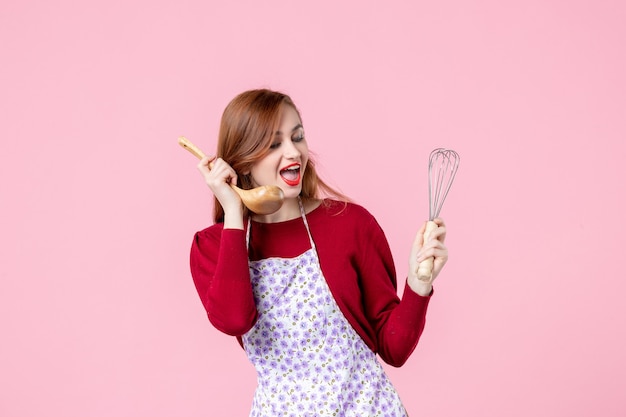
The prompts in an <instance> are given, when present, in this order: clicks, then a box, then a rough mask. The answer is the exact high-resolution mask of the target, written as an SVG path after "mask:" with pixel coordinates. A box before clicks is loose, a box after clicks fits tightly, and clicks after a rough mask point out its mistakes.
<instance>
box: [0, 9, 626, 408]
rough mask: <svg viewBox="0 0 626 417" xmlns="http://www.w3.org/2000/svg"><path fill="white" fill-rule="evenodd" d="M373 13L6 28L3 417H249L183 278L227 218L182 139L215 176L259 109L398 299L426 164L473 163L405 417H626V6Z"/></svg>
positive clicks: (228, 357) (136, 14) (11, 24)
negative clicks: (377, 233)
mask: <svg viewBox="0 0 626 417" xmlns="http://www.w3.org/2000/svg"><path fill="white" fill-rule="evenodd" d="M241 3H244V4H241ZM261 4H262V5H261ZM379 4H382V3H381V2H363V1H345V2H334V1H321V2H320V1H317V2H294V1H286V0H285V1H268V2H255V1H247V2H226V1H220V2H217V1H215V2H207V1H200V0H176V1H134V2H128V1H119V0H114V1H90V2H77V1H67V0H60V1H54V2H44V1H39V2H35V1H22V2H18V1H7V0H4V1H3V2H2V4H1V5H0V57H1V61H2V62H1V64H0V132H1V134H2V137H3V139H2V141H1V142H0V143H1V144H0V158H1V163H0V205H1V210H2V216H1V219H0V231H1V232H0V239H1V240H0V242H1V247H0V280H1V281H0V326H1V327H0V329H1V330H0V332H1V333H0V334H1V335H2V336H1V337H2V340H1V343H0V415H2V416H7V417H31V416H33V417H34V416H40V415H47V416H63V417H85V416H89V417H103V416H115V417H126V416H127V417H137V416H152V417H166V416H167V417H169V416H186V417H193V416H198V417H200V416H231V415H232V416H243V415H247V411H248V409H249V404H250V399H251V396H252V391H253V389H254V384H255V381H254V378H255V376H254V372H253V370H252V367H251V365H250V364H249V363H248V362H247V359H246V358H245V355H244V354H243V352H242V351H241V350H240V349H239V348H238V346H237V344H236V342H235V341H234V339H232V338H230V337H227V336H225V335H222V334H220V333H218V332H217V331H216V330H214V329H213V328H212V327H210V325H209V323H208V321H207V320H206V318H205V316H204V312H203V310H202V307H201V305H200V302H199V300H198V298H197V295H196V293H195V290H194V288H193V284H192V281H191V277H190V275H189V270H188V251H189V246H190V243H191V238H192V235H193V233H194V232H195V231H196V230H198V229H201V228H204V227H205V226H208V225H209V224H210V218H209V213H210V207H209V205H210V201H211V200H210V198H211V197H210V194H209V192H208V190H207V189H206V187H205V186H204V185H203V183H202V180H201V179H200V177H199V175H198V174H197V173H196V170H195V161H194V159H193V157H192V156H191V155H189V154H187V153H186V152H184V151H183V150H182V149H180V148H179V147H178V145H177V144H176V138H177V137H178V135H181V134H184V135H186V136H187V137H189V138H190V139H191V140H193V141H195V142H197V143H198V144H199V145H200V146H201V147H202V148H204V149H205V150H206V151H207V152H210V151H212V150H213V149H214V146H215V142H214V140H213V138H214V137H215V136H216V133H217V124H218V120H219V117H220V114H221V111H222V109H223V108H224V106H225V105H226V103H227V102H228V101H229V100H230V99H231V98H232V97H233V96H234V95H235V94H237V93H239V92H241V91H242V90H244V89H248V88H252V87H262V86H268V87H272V88H275V89H282V90H285V91H286V92H288V93H290V94H291V95H292V97H293V98H294V99H295V100H296V103H297V104H299V106H300V107H301V110H302V113H303V117H304V122H305V125H306V127H307V137H308V140H309V143H310V146H311V148H312V149H313V150H314V151H316V153H317V154H318V159H319V161H320V163H321V168H322V173H323V174H325V177H326V179H328V180H329V182H331V183H332V184H334V185H336V186H338V187H340V188H341V189H342V190H343V191H344V192H346V193H348V194H349V195H351V196H352V197H353V198H354V199H355V200H356V201H357V202H359V203H361V204H363V205H365V206H366V207H368V208H369V209H370V211H371V212H372V213H373V214H374V215H375V216H376V217H377V218H378V219H379V221H380V223H381V224H382V226H383V227H384V229H385V230H386V232H387V236H388V238H389V241H390V244H391V247H392V249H393V251H394V255H395V257H396V261H397V267H398V273H399V274H400V275H401V276H402V275H404V274H405V273H406V256H407V255H408V250H409V245H410V242H411V239H412V236H413V233H414V231H415V229H416V228H417V227H418V225H419V224H420V223H421V222H422V221H423V220H425V217H426V216H427V199H426V198H427V191H426V162H427V157H428V152H429V151H430V150H431V149H433V148H434V147H438V146H445V147H451V148H454V149H456V150H457V151H458V152H459V153H460V154H461V157H462V161H461V167H460V171H459V174H458V176H457V181H456V182H455V184H454V186H453V188H452V191H451V193H450V195H449V198H448V200H447V201H446V206H445V207H444V209H443V211H442V215H443V217H445V218H446V220H447V222H448V226H449V240H448V245H449V248H450V251H451V260H450V262H449V264H448V266H447V267H446V270H445V273H444V274H443V275H442V276H441V277H440V280H439V281H438V282H437V285H436V288H437V289H436V291H437V293H436V296H435V298H434V299H433V300H432V303H431V308H430V312H429V322H428V327H427V329H426V331H425V333H424V336H423V339H422V342H421V344H420V345H419V346H418V349H417V350H416V352H415V354H414V356H412V358H411V359H410V360H409V362H408V363H407V364H406V365H405V366H404V367H403V368H400V369H390V370H389V372H390V374H391V377H392V379H393V381H394V383H395V384H396V386H397V388H398V390H399V391H400V393H401V395H402V397H403V399H404V401H405V404H406V406H407V408H408V410H409V412H410V413H411V415H414V416H419V415H424V416H433V417H434V416H446V417H447V416H466V417H473V416H476V417H479V416H480V417H484V416H508V417H517V416H568V417H572V416H581V417H582V416H590V415H598V416H605V417H609V416H624V415H626V400H624V395H623V391H624V387H625V386H626V359H625V355H624V352H625V351H626V341H625V333H626V330H625V329H626V323H625V317H626V307H625V306H626V303H624V301H623V297H624V293H625V291H626V282H625V280H624V278H625V274H624V272H623V269H622V268H620V267H619V266H620V264H621V262H620V261H621V260H622V259H623V258H624V253H623V251H624V248H625V246H626V238H625V236H626V216H624V212H625V211H626V205H625V203H624V197H625V195H624V178H625V174H626V169H625V168H624V166H625V164H626V162H625V161H626V123H625V120H626V117H625V116H626V78H625V77H624V74H626V58H625V57H626V49H625V48H624V42H625V40H626V39H625V35H626V30H625V29H624V27H625V26H624V21H626V6H624V3H623V2H620V1H617V0H615V1H608V0H606V1H602V0H593V1H592V0H586V1H585V0H579V1H556V0H552V1H545V0H526V1H507V2H502V1H495V0H491V1H489V0H474V1H461V0H457V1H453V0H448V1H437V2H419V3H418V2H413V1H404V2H401V1H390V2H384V4H385V6H384V7H382V6H380V5H379Z"/></svg>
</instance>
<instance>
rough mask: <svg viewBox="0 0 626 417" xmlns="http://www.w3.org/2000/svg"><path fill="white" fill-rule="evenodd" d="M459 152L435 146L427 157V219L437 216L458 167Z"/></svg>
mask: <svg viewBox="0 0 626 417" xmlns="http://www.w3.org/2000/svg"><path fill="white" fill-rule="evenodd" d="M460 160H461V158H460V157H459V154H458V153H456V152H455V151H453V150H452V149H444V148H437V149H435V150H434V151H432V152H431V153H430V158H429V159H428V203H429V205H430V207H429V213H428V220H434V219H435V218H437V217H438V216H439V212H440V211H441V207H443V202H444V201H445V200H446V196H447V195H448V192H449V191H450V187H451V186H452V182H453V181H454V177H455V176H456V171H457V169H458V168H459V161H460Z"/></svg>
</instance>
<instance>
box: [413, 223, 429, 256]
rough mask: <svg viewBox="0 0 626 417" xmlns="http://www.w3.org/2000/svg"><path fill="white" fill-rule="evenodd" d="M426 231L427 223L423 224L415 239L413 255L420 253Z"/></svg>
mask: <svg viewBox="0 0 626 417" xmlns="http://www.w3.org/2000/svg"><path fill="white" fill-rule="evenodd" d="M425 231H426V222H424V223H422V227H420V228H419V230H418V231H417V233H416V234H415V238H414V239H413V245H412V247H411V250H412V252H413V253H418V252H419V251H420V249H422V246H423V245H424V232H425Z"/></svg>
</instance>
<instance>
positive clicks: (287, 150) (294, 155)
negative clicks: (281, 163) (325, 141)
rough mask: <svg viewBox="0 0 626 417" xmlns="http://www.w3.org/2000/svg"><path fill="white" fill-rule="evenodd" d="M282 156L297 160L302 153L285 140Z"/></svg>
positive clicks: (293, 144)
mask: <svg viewBox="0 0 626 417" xmlns="http://www.w3.org/2000/svg"><path fill="white" fill-rule="evenodd" d="M283 155H284V156H285V158H287V159H299V158H300V157H301V156H302V153H301V152H300V151H299V150H298V148H297V147H296V144H295V143H293V142H292V141H290V140H287V141H285V144H284V146H283Z"/></svg>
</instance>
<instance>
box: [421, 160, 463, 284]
mask: <svg viewBox="0 0 626 417" xmlns="http://www.w3.org/2000/svg"><path fill="white" fill-rule="evenodd" d="M460 160H461V158H460V157H459V154H457V153H456V152H455V151H453V150H452V149H444V148H437V149H435V150H433V151H432V152H431V153H430V157H429V159H428V203H429V212H428V222H427V223H426V230H425V231H424V243H426V242H428V239H429V236H430V233H431V232H432V231H433V230H435V229H436V228H437V227H439V226H437V223H435V222H434V221H433V220H434V219H435V218H437V217H439V212H440V211H441V207H443V202H444V201H445V200H446V196H447V195H448V192H449V191H450V187H451V186H452V182H453V181H454V177H455V176H456V171H457V169H458V168H459V161H460ZM433 261H434V259H433V258H428V259H426V260H424V261H422V262H421V263H420V264H419V267H418V270H417V277H418V279H419V280H421V281H427V282H430V281H431V280H432V275H433Z"/></svg>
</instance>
